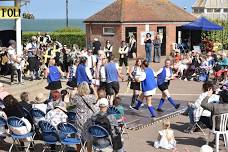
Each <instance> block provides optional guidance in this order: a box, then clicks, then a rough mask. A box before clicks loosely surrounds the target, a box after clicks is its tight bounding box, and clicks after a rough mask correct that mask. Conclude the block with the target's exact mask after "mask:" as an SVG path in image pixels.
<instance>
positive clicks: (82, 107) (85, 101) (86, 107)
mask: <svg viewBox="0 0 228 152" xmlns="http://www.w3.org/2000/svg"><path fill="white" fill-rule="evenodd" d="M71 102H72V103H71V104H72V105H75V109H74V111H75V113H76V114H77V116H78V119H77V120H76V126H77V127H78V129H79V131H80V134H81V136H82V139H83V140H84V141H86V140H87V139H88V135H87V133H86V132H87V126H88V125H86V122H87V120H88V118H90V117H91V116H92V115H93V114H94V113H96V112H97V111H98V110H99V109H96V108H95V104H96V96H95V95H93V94H90V88H89V85H88V83H87V82H82V83H81V84H80V85H79V86H78V94H76V95H75V96H74V97H73V98H72V100H71ZM80 149H81V147H80V145H77V151H78V150H79V151H80Z"/></svg>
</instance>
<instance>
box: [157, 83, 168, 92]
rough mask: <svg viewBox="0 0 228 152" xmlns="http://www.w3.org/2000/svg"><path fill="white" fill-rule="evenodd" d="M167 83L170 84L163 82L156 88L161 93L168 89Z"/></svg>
mask: <svg viewBox="0 0 228 152" xmlns="http://www.w3.org/2000/svg"><path fill="white" fill-rule="evenodd" d="M169 83H170V81H168V82H164V83H162V84H161V85H159V86H158V88H159V89H160V90H161V91H165V90H167V89H168V88H169Z"/></svg>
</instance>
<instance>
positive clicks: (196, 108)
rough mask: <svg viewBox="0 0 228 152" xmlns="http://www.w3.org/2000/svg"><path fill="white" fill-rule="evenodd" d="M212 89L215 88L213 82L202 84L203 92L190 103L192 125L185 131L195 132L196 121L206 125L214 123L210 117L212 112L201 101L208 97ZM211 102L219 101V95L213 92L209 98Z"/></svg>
mask: <svg viewBox="0 0 228 152" xmlns="http://www.w3.org/2000/svg"><path fill="white" fill-rule="evenodd" d="M210 89H213V90H214V85H213V83H212V82H210V81H207V82H205V83H204V84H203V86H202V90H203V93H202V94H200V96H199V97H198V99H197V100H196V101H195V103H191V102H189V103H188V116H189V119H190V125H189V127H188V128H187V129H186V130H185V132H193V131H194V129H195V123H197V122H199V121H200V122H202V123H203V124H205V125H206V126H208V125H210V124H211V123H212V122H211V119H210V117H211V113H210V112H209V111H208V110H205V109H203V108H202V107H201V102H202V101H203V100H204V99H205V98H206V97H207V94H208V91H209V90H210ZM210 102H219V96H218V95H215V94H213V95H212V96H210V98H209V99H208V103H210Z"/></svg>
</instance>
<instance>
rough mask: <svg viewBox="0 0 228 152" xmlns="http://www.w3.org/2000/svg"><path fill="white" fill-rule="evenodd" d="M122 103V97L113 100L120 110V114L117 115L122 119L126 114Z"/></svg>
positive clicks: (117, 117) (118, 118)
mask: <svg viewBox="0 0 228 152" xmlns="http://www.w3.org/2000/svg"><path fill="white" fill-rule="evenodd" d="M120 103H121V98H120V97H115V99H114V100H113V106H114V107H115V108H116V109H118V111H119V112H120V115H115V117H116V119H117V120H121V119H122V118H123V116H124V107H123V106H121V105H120Z"/></svg>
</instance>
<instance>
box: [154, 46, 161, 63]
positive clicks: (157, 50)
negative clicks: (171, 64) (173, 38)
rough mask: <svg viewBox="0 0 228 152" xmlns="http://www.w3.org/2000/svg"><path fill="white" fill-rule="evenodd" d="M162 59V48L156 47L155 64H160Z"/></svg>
mask: <svg viewBox="0 0 228 152" xmlns="http://www.w3.org/2000/svg"><path fill="white" fill-rule="evenodd" d="M160 57H161V48H160V47H154V62H160Z"/></svg>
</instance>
